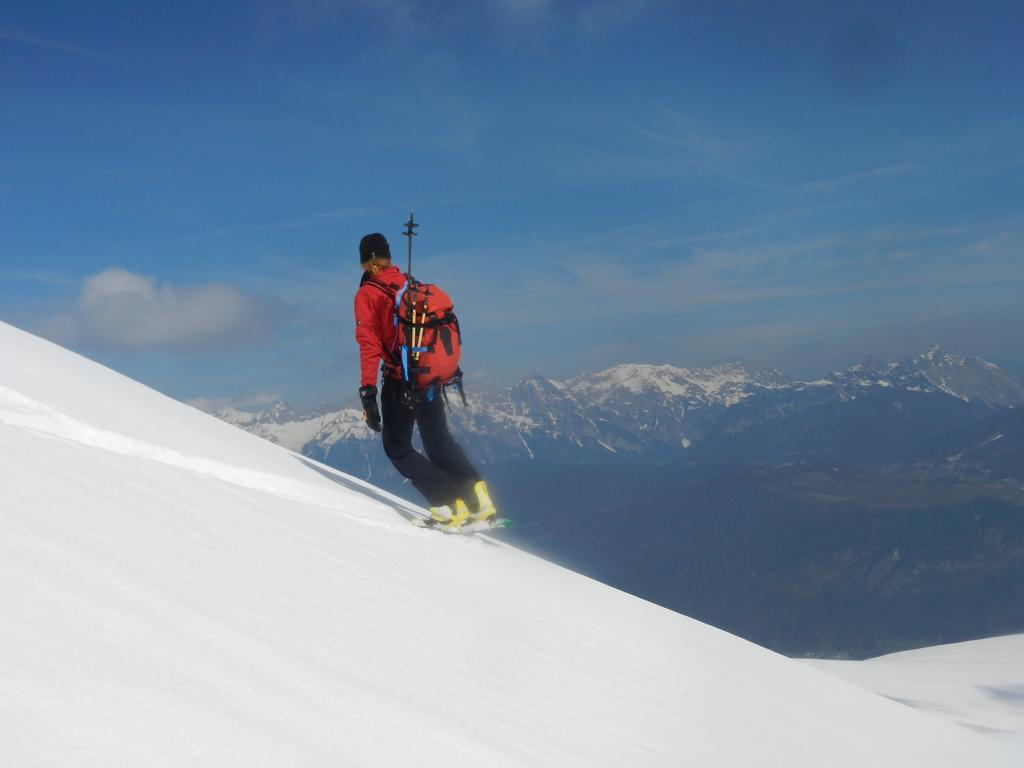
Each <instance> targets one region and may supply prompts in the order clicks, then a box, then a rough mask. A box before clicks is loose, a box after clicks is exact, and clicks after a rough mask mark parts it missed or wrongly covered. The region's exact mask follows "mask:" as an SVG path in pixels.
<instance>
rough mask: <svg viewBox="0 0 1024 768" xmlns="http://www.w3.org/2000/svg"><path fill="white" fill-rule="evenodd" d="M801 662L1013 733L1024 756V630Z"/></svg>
mask: <svg viewBox="0 0 1024 768" xmlns="http://www.w3.org/2000/svg"><path fill="white" fill-rule="evenodd" d="M805 662H806V663H807V664H810V665H811V666H814V667H817V668H818V669H822V670H824V671H826V672H829V673H831V674H833V675H836V676H837V677H841V678H842V679H844V680H849V681H850V682H852V683H856V684H857V685H860V686H862V687H864V688H867V689H868V690H871V691H875V692H876V693H879V694H881V695H883V696H887V697H888V698H890V699H893V700H895V701H899V702H902V703H904V704H906V705H907V706H910V707H914V708H916V709H920V710H922V711H925V712H933V713H935V714H936V715H938V716H939V717H942V718H944V719H948V720H949V721H950V722H954V723H958V724H960V725H963V726H966V727H968V728H972V729H974V730H976V731H980V732H983V733H993V734H997V735H999V736H1005V737H1007V738H1011V739H1015V740H1016V741H1017V743H1018V744H1019V746H1020V749H1021V754H1022V756H1024V635H1008V636H1005V637H991V638H987V639H985V640H971V641H969V642H965V643H952V644H950V645H936V646H932V647H930V648H920V649H918V650H914V651H903V652H901V653H891V654H888V655H886V656H879V657H878V658H875V659H868V660H866V661H830V660H817V659H807V660H805Z"/></svg>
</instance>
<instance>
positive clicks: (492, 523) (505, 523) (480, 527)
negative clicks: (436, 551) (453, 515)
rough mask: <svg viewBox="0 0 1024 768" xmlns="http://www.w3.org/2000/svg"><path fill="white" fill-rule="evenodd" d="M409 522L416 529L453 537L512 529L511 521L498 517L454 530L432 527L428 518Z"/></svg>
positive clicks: (417, 518) (441, 526)
mask: <svg viewBox="0 0 1024 768" xmlns="http://www.w3.org/2000/svg"><path fill="white" fill-rule="evenodd" d="M410 522H411V523H412V524H413V525H415V526H416V527H417V528H429V529H430V530H433V531H440V532H441V533H448V534H451V535H453V536H455V535H460V536H461V535H465V534H468V533H483V532H484V531H495V530H499V529H501V528H511V527H512V521H511V520H507V519H505V518H504V517H499V518H496V519H494V520H484V521H483V522H480V523H466V524H465V525H460V526H457V527H455V528H449V527H446V526H443V525H432V524H431V521H430V518H429V517H414V518H413V519H412V520H411V521H410Z"/></svg>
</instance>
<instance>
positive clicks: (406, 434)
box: [380, 378, 480, 510]
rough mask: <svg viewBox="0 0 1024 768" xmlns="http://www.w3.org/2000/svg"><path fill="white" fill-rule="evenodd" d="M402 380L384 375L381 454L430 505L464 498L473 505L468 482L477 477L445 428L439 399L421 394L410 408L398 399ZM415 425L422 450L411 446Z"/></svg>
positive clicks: (471, 486) (473, 506) (444, 414)
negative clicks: (430, 398)
mask: <svg viewBox="0 0 1024 768" xmlns="http://www.w3.org/2000/svg"><path fill="white" fill-rule="evenodd" d="M402 387H403V384H402V382H401V381H398V380H397V379H392V378H385V379H384V383H383V384H382V386H381V392H380V408H381V421H382V422H383V430H382V432H383V437H384V453H386V454H387V456H388V458H389V459H391V463H392V464H394V465H395V469H397V470H398V471H399V473H400V474H401V475H402V476H403V477H406V478H408V479H409V481H410V482H411V483H412V484H413V485H414V486H415V487H416V490H418V491H419V492H420V493H422V494H423V495H424V497H426V499H427V502H428V503H429V504H430V506H432V507H439V506H442V505H445V504H451V503H452V502H454V501H455V499H457V498H461V499H463V500H464V501H465V502H466V504H468V505H469V508H470V509H472V510H475V509H476V497H475V496H474V494H473V492H472V491H473V484H474V483H476V482H477V481H478V480H479V479H480V473H479V472H477V471H476V469H475V468H474V467H473V465H472V464H470V463H469V460H468V459H467V458H466V454H465V452H464V451H463V450H462V446H460V445H459V444H458V443H457V442H455V438H453V437H452V433H451V432H449V431H448V419H447V414H446V413H445V403H444V399H443V398H442V397H441V395H440V393H439V392H438V393H436V394H435V396H434V398H433V399H432V400H427V398H426V396H425V395H424V394H422V393H420V395H421V396H420V398H419V402H417V403H416V407H415V408H414V409H410V408H409V407H408V406H406V405H405V404H404V403H403V402H402ZM414 425H415V426H418V427H419V428H420V439H421V440H422V441H423V450H424V452H425V453H426V454H427V455H426V456H424V455H423V454H422V453H420V452H419V451H417V450H416V449H415V448H413V447H412V428H413V426H414Z"/></svg>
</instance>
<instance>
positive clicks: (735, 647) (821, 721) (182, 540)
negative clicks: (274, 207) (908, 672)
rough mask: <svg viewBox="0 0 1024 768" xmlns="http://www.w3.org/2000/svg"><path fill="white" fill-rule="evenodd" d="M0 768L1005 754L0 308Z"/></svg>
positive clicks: (818, 761)
mask: <svg viewBox="0 0 1024 768" xmlns="http://www.w3.org/2000/svg"><path fill="white" fill-rule="evenodd" d="M0 343H2V346H3V349H4V351H5V354H4V355H3V356H2V358H0V487H2V488H3V496H2V502H0V601H2V605H3V609H4V615H3V622H2V623H0V686H2V691H3V696H0V755H2V756H3V765H5V766H72V765H73V766H76V768H89V767H91V766H102V767H103V768H108V767H109V766H115V765H131V766H139V765H145V766H218V767H222V766H246V768H253V767H256V766H268V767H269V766H273V767H274V768H281V767H282V766H303V767H304V768H308V767H309V766H342V765H343V766H383V765H387V766H427V767H429V766H445V767H446V768H451V767H452V766H574V765H579V766H702V767H703V768H708V767H711V768H714V767H716V766H743V767H744V768H750V767H756V766H787V768H791V767H799V766H808V767H810V766H814V768H820V766H832V767H834V768H843V767H845V766H850V767H852V766H866V765H871V766H876V765H885V766H955V765H967V764H971V765H986V766H1002V765H1006V766H1009V765H1011V764H1017V763H1018V761H1017V760H1014V758H1015V757H1019V755H1014V754H1013V751H1012V749H1009V748H1008V747H1007V745H1006V744H1004V743H1002V742H1001V741H1000V740H998V739H995V738H990V737H987V736H985V735H982V734H978V733H975V732H972V731H970V730H968V729H965V728H962V727H960V726H957V725H955V724H951V723H948V722H945V721H943V720H941V719H939V718H935V717H932V716H930V715H929V714H927V713H922V712H919V711H917V710H915V709H913V708H910V707H906V706H903V705H901V704H898V703H895V702H893V701H890V700H889V699H886V698H884V697H881V696H878V695H876V694H874V693H870V692H868V691H866V690H863V689H862V688H859V687H857V686H855V685H852V684H849V683H846V682H843V681H841V680H837V679H835V678H834V677H832V676H830V675H829V674H826V673H823V672H821V671H819V670H816V669H812V668H810V667H808V666H807V665H805V664H802V663H800V662H796V661H792V660H789V659H786V658H784V657H781V656H778V655H776V654H774V653H771V652H769V651H766V650H764V649H762V648H759V647H757V646H755V645H752V644H750V643H748V642H746V641H743V640H740V639H738V638H736V637H733V636H731V635H728V634H726V633H724V632H721V631H719V630H716V629H714V628H712V627H708V626H706V625H702V624H700V623H698V622H696V621H693V620H691V619H688V618H686V617H684V616H680V615H678V614H675V613H672V612H670V611H668V610H665V609H662V608H659V607H657V606H654V605H652V604H650V603H646V602H644V601H642V600H639V599H636V598H634V597H631V596H629V595H626V594H624V593H621V592H618V591H616V590H614V589H611V588H609V587H607V586H604V585H601V584H599V583H596V582H594V581H591V580H588V579H586V578H583V577H581V576H579V575H577V574H574V573H572V572H570V571H567V570H564V569H562V568H559V567H557V566H554V565H552V564H549V563H547V562H545V561H543V560H540V559H538V558H535V557H533V556H530V555H528V554H525V553H522V552H520V551H517V550H515V549H513V548H511V547H505V546H501V545H500V543H498V542H494V541H492V540H488V539H485V538H483V537H477V538H470V537H466V538H457V537H448V536H443V535H441V534H438V533H435V532H431V531H423V530H419V529H416V528H414V527H413V526H410V525H409V524H408V523H407V522H405V521H404V520H403V519H402V518H401V516H400V515H399V514H398V513H397V512H396V508H399V507H400V506H401V505H402V502H400V501H398V500H396V499H394V498H392V497H389V496H387V495H385V494H383V493H380V492H378V491H376V490H375V489H373V488H372V487H370V486H367V485H365V484H363V483H360V482H358V481H356V480H353V479H350V478H347V477H345V476H343V475H340V474H338V473H336V472H334V471H333V470H329V469H327V468H323V467H318V466H314V465H313V464H312V463H311V462H310V461H309V460H305V459H303V458H301V457H299V456H297V455H295V454H293V453H290V452H288V451H286V450H284V449H282V448H280V447H278V446H274V445H272V444H270V443H268V442H266V441H264V440H261V439H259V438H257V437H255V436H253V435H249V434H247V433H245V432H242V431H241V430H238V429H235V428H234V427H232V426H230V425H228V424H224V423H221V422H219V421H217V420H216V419H214V418H213V417H210V416H207V415H205V414H202V413H200V412H199V411H196V410H194V409H192V408H190V407H188V406H185V405H183V404H180V403H178V402H176V401H174V400H171V399H169V398H166V397H164V396H162V395H160V394H158V393H156V392H153V391H152V390H149V389H147V388H145V387H143V386H142V385H140V384H138V383H135V382H132V381H130V380H128V379H126V378H124V377H122V376H120V375H118V374H115V373H113V372H111V371H109V370H107V369H104V368H102V367H101V366H98V365H96V364H93V363H91V362H89V361H87V360H85V359H83V358H81V357H78V356H76V355H73V354H71V353H69V352H67V351H65V350H62V349H60V348H59V347H56V346H54V345H51V344H49V343H47V342H44V341H42V340H40V339H37V338H35V337H33V336H30V335H28V334H25V333H23V332H21V331H18V330H16V329H14V328H11V327H10V326H6V325H2V324H0Z"/></svg>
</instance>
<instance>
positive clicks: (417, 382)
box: [367, 275, 465, 402]
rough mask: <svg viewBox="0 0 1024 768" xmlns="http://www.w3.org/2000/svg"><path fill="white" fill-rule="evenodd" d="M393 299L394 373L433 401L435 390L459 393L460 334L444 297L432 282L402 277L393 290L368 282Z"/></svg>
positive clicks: (391, 364)
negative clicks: (451, 388) (450, 389)
mask: <svg viewBox="0 0 1024 768" xmlns="http://www.w3.org/2000/svg"><path fill="white" fill-rule="evenodd" d="M367 282H372V283H374V284H375V285H377V286H379V287H381V288H383V289H384V290H385V291H387V292H388V293H389V294H390V295H391V296H393V298H394V313H393V315H394V321H395V328H396V329H397V330H398V338H397V340H396V342H395V349H393V350H391V357H392V359H391V361H390V367H391V368H392V369H393V370H397V371H398V373H399V374H400V376H401V379H402V381H404V382H405V383H406V384H407V385H408V386H409V388H410V389H413V390H415V391H417V392H423V393H425V394H426V397H427V399H428V400H433V398H434V395H436V394H437V392H438V390H440V391H442V392H443V391H444V387H446V386H449V385H452V386H455V387H457V388H458V390H459V394H460V395H462V399H463V402H465V394H463V390H462V371H461V370H460V369H459V358H460V356H461V354H462V331H461V329H460V328H459V319H458V318H457V317H456V316H455V312H454V305H453V304H452V300H451V298H449V296H448V294H447V293H445V292H444V291H443V290H441V289H440V288H439V287H437V286H436V285H434V284H433V283H421V282H419V281H417V280H416V279H415V278H413V277H411V276H408V275H407V276H406V283H405V285H403V286H402V287H401V288H399V289H398V290H397V291H396V290H395V289H394V288H392V287H391V286H387V285H385V284H384V283H382V282H380V281H378V280H374V279H372V278H371V279H370V280H368V281H367Z"/></svg>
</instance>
